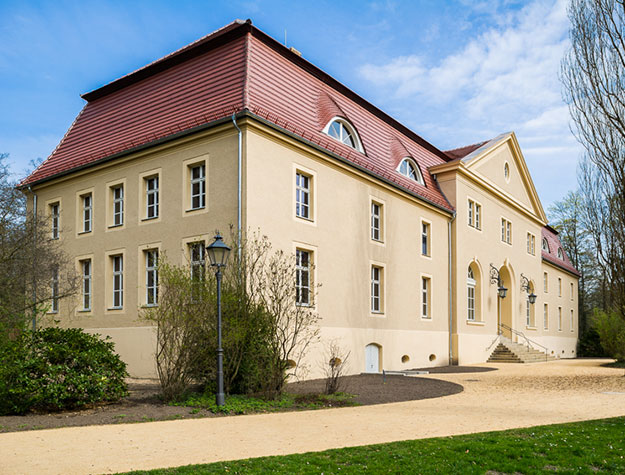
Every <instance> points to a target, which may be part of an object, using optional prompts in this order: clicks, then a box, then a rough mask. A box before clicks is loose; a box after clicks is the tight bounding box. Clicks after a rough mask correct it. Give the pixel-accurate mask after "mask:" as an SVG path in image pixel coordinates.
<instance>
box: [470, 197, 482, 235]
mask: <svg viewBox="0 0 625 475" xmlns="http://www.w3.org/2000/svg"><path fill="white" fill-rule="evenodd" d="M468 203H469V209H468V216H469V221H468V223H469V226H471V227H472V228H475V229H482V205H480V204H479V203H476V202H475V201H473V200H469V201H468Z"/></svg>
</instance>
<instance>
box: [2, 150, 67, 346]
mask: <svg viewBox="0 0 625 475" xmlns="http://www.w3.org/2000/svg"><path fill="white" fill-rule="evenodd" d="M7 158H8V155H7V154H0V339H1V338H2V337H7V336H15V334H16V333H19V332H20V331H21V330H22V329H24V328H25V326H27V324H28V322H29V321H30V320H33V319H35V320H36V319H37V318H40V317H41V316H42V315H44V314H45V313H46V312H47V311H48V310H49V309H50V308H51V306H52V294H51V290H52V285H55V290H56V292H55V296H56V298H57V299H59V300H60V299H63V298H65V297H68V296H71V295H73V294H74V293H75V292H76V290H77V288H78V279H77V275H76V272H75V269H74V267H73V264H72V261H71V260H70V259H69V257H68V256H67V255H66V254H65V252H64V251H63V250H62V249H61V247H60V245H59V241H58V240H53V239H51V237H50V232H49V229H50V228H49V222H48V219H47V218H46V217H45V216H44V215H38V216H33V215H32V214H27V212H26V211H27V210H26V197H25V195H24V194H23V193H22V192H21V191H19V190H18V189H17V188H16V183H15V182H14V181H13V180H12V179H11V174H10V171H9V167H8V165H7V164H6V159H7ZM53 281H54V282H56V283H55V284H53Z"/></svg>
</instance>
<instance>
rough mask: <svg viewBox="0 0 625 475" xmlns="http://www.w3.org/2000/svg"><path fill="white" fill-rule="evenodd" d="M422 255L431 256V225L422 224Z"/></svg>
mask: <svg viewBox="0 0 625 475" xmlns="http://www.w3.org/2000/svg"><path fill="white" fill-rule="evenodd" d="M421 254H422V255H424V256H429V255H430V223H424V222H421Z"/></svg>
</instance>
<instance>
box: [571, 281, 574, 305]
mask: <svg viewBox="0 0 625 475" xmlns="http://www.w3.org/2000/svg"><path fill="white" fill-rule="evenodd" d="M573 287H574V284H573V282H571V301H573V295H574V292H573Z"/></svg>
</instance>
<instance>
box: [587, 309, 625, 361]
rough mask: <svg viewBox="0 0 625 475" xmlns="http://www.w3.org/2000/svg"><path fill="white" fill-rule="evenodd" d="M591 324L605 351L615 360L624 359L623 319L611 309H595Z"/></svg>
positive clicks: (624, 335)
mask: <svg viewBox="0 0 625 475" xmlns="http://www.w3.org/2000/svg"><path fill="white" fill-rule="evenodd" d="M593 326H594V328H595V329H596V330H597V333H598V334H599V338H600V339H601V346H602V347H603V349H604V350H605V351H606V353H607V354H608V355H609V356H610V357H612V358H614V359H616V360H617V361H625V319H623V317H622V316H621V315H619V314H618V313H616V312H613V311H610V312H603V311H600V310H595V314H594V316H593Z"/></svg>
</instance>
